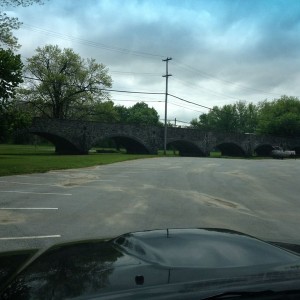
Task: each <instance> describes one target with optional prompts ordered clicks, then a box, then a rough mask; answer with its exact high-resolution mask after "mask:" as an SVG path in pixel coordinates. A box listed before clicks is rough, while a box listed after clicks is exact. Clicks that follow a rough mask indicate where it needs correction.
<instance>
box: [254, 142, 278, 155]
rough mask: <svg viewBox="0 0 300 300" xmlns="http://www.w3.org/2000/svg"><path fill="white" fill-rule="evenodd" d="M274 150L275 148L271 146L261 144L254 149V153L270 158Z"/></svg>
mask: <svg viewBox="0 0 300 300" xmlns="http://www.w3.org/2000/svg"><path fill="white" fill-rule="evenodd" d="M273 149H274V148H273V146H272V145H270V144H261V145H258V146H256V147H255V148H254V153H255V154H256V155H257V156H270V153H271V151H272V150H273Z"/></svg>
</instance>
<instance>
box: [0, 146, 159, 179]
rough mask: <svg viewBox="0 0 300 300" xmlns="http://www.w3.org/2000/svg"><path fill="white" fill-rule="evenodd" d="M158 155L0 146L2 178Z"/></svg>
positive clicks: (0, 173) (48, 147)
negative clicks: (68, 152) (73, 152)
mask: <svg viewBox="0 0 300 300" xmlns="http://www.w3.org/2000/svg"><path fill="white" fill-rule="evenodd" d="M149 157H157V156H156V155H140V154H123V153H95V152H94V153H90V154H89V155H56V154H55V153H54V147H51V146H34V145H7V144H0V176H5V175H15V174H26V173H35V172H39V173H40V172H47V171H49V170H59V169H72V168H82V167H90V166H96V165H104V164H111V163H115V162H120V161H125V160H133V159H139V158H149Z"/></svg>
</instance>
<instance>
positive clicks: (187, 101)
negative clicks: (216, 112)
mask: <svg viewBox="0 0 300 300" xmlns="http://www.w3.org/2000/svg"><path fill="white" fill-rule="evenodd" d="M169 96H171V97H174V98H176V99H179V100H181V101H184V102H186V103H190V104H193V105H196V106H200V107H203V108H206V109H209V110H212V108H211V107H208V106H204V105H201V104H198V103H195V102H192V101H189V100H186V99H183V98H181V97H177V96H175V95H172V94H169Z"/></svg>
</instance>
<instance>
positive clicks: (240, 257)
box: [0, 229, 300, 299]
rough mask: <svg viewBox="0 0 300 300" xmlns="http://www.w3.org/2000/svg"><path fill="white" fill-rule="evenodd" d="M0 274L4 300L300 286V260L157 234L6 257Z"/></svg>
mask: <svg viewBox="0 0 300 300" xmlns="http://www.w3.org/2000/svg"><path fill="white" fill-rule="evenodd" d="M281 246H284V245H283V244H282V245H281ZM293 247H294V249H296V248H295V246H293ZM0 267H1V272H0V280H1V283H2V286H1V296H2V298H3V299H65V298H76V297H83V298H85V297H92V296H93V295H100V296H101V295H106V296H108V295H112V294H111V293H121V292H123V291H131V293H133V292H134V291H135V290H136V291H137V289H141V288H142V289H145V288H149V287H150V288H151V287H152V288H153V287H155V288H156V289H157V287H160V289H161V287H164V286H167V285H168V286H169V287H171V286H172V285H174V284H175V286H176V285H182V284H185V286H186V284H187V283H189V282H198V283H201V282H206V285H207V282H208V281H210V282H212V281H213V282H214V284H218V282H219V283H220V284H222V282H223V283H224V280H225V282H227V281H228V280H229V281H230V280H231V279H232V278H233V279H234V280H235V282H236V283H237V282H238V280H237V278H239V279H240V280H242V279H243V278H244V279H245V278H247V280H249V278H252V279H255V280H256V281H257V280H258V282H260V281H261V280H262V279H264V280H270V281H272V282H273V281H274V280H275V281H276V280H277V281H278V280H279V279H280V280H281V279H282V278H284V279H289V277H291V279H293V280H294V279H299V280H300V277H299V274H300V257H299V256H298V255H297V254H296V253H293V252H290V251H287V250H284V249H282V248H280V247H277V246H274V245H271V244H270V243H266V242H263V241H261V240H258V239H255V238H253V237H251V236H248V235H244V234H242V233H239V232H236V231H229V230H223V229H167V230H152V231H143V232H135V233H128V234H124V235H122V236H119V237H117V238H115V239H112V240H106V241H103V240H93V241H80V242H78V243H69V244H64V245H57V246H54V247H51V248H50V249H48V250H46V251H43V252H42V253H40V252H36V251H22V252H21V251H19V252H10V253H3V254H2V255H1V256H0ZM274 274H275V275H276V274H277V275H276V276H275V275H274ZM278 274H281V275H280V276H278Z"/></svg>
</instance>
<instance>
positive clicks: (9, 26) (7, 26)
mask: <svg viewBox="0 0 300 300" xmlns="http://www.w3.org/2000/svg"><path fill="white" fill-rule="evenodd" d="M34 2H35V3H42V1H41V0H1V2H0V9H1V10H2V9H3V8H6V7H15V6H19V5H21V6H28V5H31V4H33V3H34ZM1 10H0V47H7V48H9V49H12V50H16V49H17V48H19V47H20V45H18V40H17V38H16V37H15V36H14V35H13V30H16V29H19V28H20V26H21V24H22V23H21V22H20V21H19V20H18V18H14V17H9V16H8V15H7V14H6V13H4V12H2V11H1Z"/></svg>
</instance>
